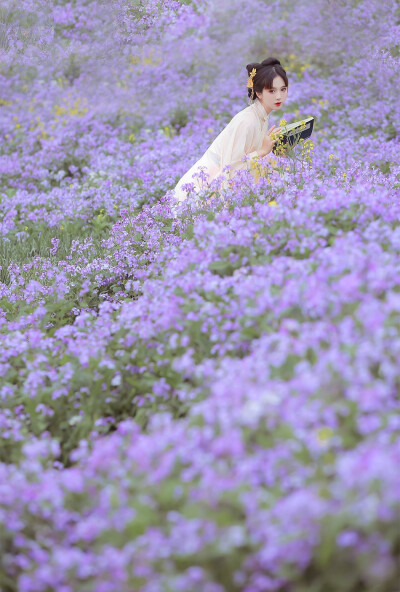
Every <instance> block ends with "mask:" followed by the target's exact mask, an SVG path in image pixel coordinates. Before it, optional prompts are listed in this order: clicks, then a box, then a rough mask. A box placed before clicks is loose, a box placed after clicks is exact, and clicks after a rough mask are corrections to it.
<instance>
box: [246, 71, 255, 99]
mask: <svg viewBox="0 0 400 592" xmlns="http://www.w3.org/2000/svg"><path fill="white" fill-rule="evenodd" d="M256 73H257V70H256V69H255V68H253V69H252V71H251V73H250V76H249V79H248V81H247V88H251V97H250V101H252V100H253V98H254V88H253V78H254V76H255V75H256Z"/></svg>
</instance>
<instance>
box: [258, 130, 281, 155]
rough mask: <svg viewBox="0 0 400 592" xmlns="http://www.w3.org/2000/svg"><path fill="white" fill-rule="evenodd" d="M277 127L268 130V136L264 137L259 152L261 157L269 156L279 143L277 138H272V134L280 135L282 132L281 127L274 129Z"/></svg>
mask: <svg viewBox="0 0 400 592" xmlns="http://www.w3.org/2000/svg"><path fill="white" fill-rule="evenodd" d="M275 127H276V126H275V125H273V126H272V127H271V128H270V129H269V130H268V132H267V135H266V136H265V137H264V139H263V143H262V144H261V148H259V149H258V150H257V152H258V154H259V156H266V155H267V154H269V153H270V152H271V150H272V148H273V147H274V146H275V144H276V142H277V141H278V140H277V139H276V138H274V137H271V134H279V132H280V131H281V128H280V127H277V128H276V129H274V128H275Z"/></svg>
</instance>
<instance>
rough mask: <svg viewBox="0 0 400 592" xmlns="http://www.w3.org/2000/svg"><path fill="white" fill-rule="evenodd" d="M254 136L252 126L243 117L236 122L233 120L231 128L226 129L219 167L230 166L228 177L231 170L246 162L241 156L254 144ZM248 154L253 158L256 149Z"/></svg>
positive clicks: (242, 165)
mask: <svg viewBox="0 0 400 592" xmlns="http://www.w3.org/2000/svg"><path fill="white" fill-rule="evenodd" d="M254 137H255V130H254V126H252V125H251V123H250V122H248V121H245V120H243V119H242V120H241V121H238V122H237V123H236V122H234V123H233V125H232V126H231V128H230V129H227V133H226V134H225V137H224V138H223V141H222V146H221V168H222V169H223V168H224V167H225V166H227V165H230V166H231V167H232V171H230V174H229V177H230V178H231V176H232V172H233V170H235V169H238V168H244V167H245V166H246V163H244V162H242V158H243V157H244V156H245V155H246V154H247V153H248V150H249V149H250V148H251V146H252V145H254V144H253V141H254ZM248 155H249V156H250V157H251V158H254V156H257V151H253V152H251V153H250V154H248Z"/></svg>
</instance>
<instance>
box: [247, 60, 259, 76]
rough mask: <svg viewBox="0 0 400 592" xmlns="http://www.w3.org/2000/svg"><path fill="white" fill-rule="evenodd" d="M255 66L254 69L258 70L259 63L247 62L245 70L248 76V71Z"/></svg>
mask: <svg viewBox="0 0 400 592" xmlns="http://www.w3.org/2000/svg"><path fill="white" fill-rule="evenodd" d="M253 68H255V69H256V70H258V69H259V68H261V64H259V63H258V62H253V63H252V64H247V66H246V70H247V74H248V75H249V76H250V73H251V71H252V69H253Z"/></svg>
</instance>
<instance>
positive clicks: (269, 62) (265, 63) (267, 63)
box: [260, 58, 281, 66]
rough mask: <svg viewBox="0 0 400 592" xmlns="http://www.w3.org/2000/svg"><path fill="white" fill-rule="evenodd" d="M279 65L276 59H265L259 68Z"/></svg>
mask: <svg viewBox="0 0 400 592" xmlns="http://www.w3.org/2000/svg"><path fill="white" fill-rule="evenodd" d="M280 65H281V63H280V61H279V60H278V59H277V58H267V59H266V60H263V61H262V62H261V64H260V66H280Z"/></svg>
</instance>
